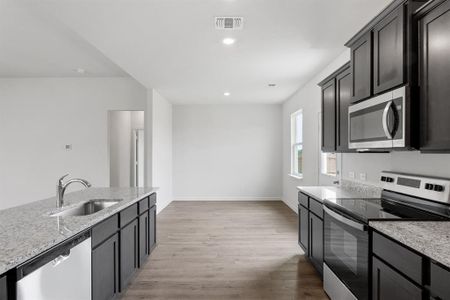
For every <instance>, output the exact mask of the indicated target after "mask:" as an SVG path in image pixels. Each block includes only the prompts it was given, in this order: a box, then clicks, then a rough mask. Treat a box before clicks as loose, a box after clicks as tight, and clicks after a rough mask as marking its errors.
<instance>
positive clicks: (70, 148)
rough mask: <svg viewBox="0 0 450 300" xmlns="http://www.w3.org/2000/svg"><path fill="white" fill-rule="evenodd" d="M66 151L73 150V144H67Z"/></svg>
mask: <svg viewBox="0 0 450 300" xmlns="http://www.w3.org/2000/svg"><path fill="white" fill-rule="evenodd" d="M64 150H66V151H70V150H72V144H66V145H64Z"/></svg>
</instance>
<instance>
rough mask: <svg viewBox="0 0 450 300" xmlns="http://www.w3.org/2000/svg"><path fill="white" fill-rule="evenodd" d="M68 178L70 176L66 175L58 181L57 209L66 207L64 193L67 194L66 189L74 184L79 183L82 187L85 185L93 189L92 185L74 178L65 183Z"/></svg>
mask: <svg viewBox="0 0 450 300" xmlns="http://www.w3.org/2000/svg"><path fill="white" fill-rule="evenodd" d="M67 176H69V174H66V175H64V176H63V177H61V178H60V179H59V180H58V185H57V186H56V196H57V200H56V207H58V208H60V207H63V205H64V193H65V192H66V188H67V187H68V186H69V185H70V184H72V183H74V182H79V183H81V184H82V185H84V186H85V187H86V188H89V187H91V184H90V183H89V182H88V181H87V180H84V179H81V178H72V179H69V180H68V181H67V182H66V183H63V179H64V178H66V177H67Z"/></svg>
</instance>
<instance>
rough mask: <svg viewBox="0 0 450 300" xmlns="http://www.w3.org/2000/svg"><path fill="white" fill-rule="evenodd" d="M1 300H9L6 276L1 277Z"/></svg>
mask: <svg viewBox="0 0 450 300" xmlns="http://www.w3.org/2000/svg"><path fill="white" fill-rule="evenodd" d="M0 300H8V285H7V283H6V276H4V277H0Z"/></svg>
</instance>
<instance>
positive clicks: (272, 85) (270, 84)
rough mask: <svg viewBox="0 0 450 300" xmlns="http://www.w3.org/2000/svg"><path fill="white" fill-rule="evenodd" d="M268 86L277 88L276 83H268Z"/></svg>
mask: <svg viewBox="0 0 450 300" xmlns="http://www.w3.org/2000/svg"><path fill="white" fill-rule="evenodd" d="M268 86H270V87H275V86H277V84H276V83H269V84H268Z"/></svg>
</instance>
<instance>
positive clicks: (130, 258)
mask: <svg viewBox="0 0 450 300" xmlns="http://www.w3.org/2000/svg"><path fill="white" fill-rule="evenodd" d="M138 247H139V243H138V222H137V219H135V220H134V221H132V222H131V223H130V224H128V225H126V226H125V227H123V228H122V229H121V230H120V290H121V291H123V290H125V288H126V287H127V285H128V283H129V282H130V280H131V278H132V277H133V274H134V272H135V271H136V269H137V268H138Z"/></svg>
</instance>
